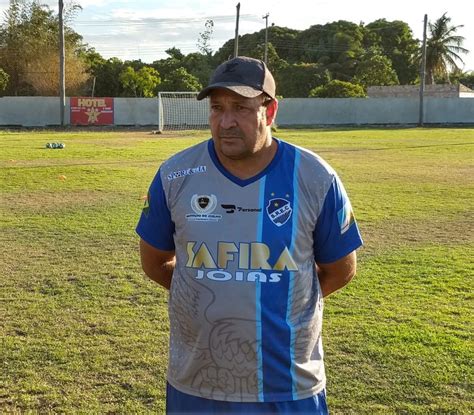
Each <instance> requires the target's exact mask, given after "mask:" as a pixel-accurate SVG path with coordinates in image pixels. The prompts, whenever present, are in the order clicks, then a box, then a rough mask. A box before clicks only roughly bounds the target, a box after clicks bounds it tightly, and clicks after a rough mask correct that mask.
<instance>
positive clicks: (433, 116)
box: [0, 97, 474, 127]
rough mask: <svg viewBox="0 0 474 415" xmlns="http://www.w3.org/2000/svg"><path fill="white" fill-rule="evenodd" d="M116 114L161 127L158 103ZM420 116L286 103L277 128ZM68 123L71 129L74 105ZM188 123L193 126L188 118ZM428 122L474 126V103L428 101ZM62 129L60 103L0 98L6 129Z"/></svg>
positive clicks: (412, 101) (361, 104) (306, 101)
mask: <svg viewBox="0 0 474 415" xmlns="http://www.w3.org/2000/svg"><path fill="white" fill-rule="evenodd" d="M188 104H189V105H188ZM188 104H186V105H187V106H186V110H185V111H182V113H184V114H188V115H186V117H188V116H189V114H191V113H199V119H204V120H205V119H206V115H205V114H204V112H205V111H204V110H203V107H202V103H199V102H197V101H196V102H195V106H194V104H193V103H192V102H190V101H188ZM188 106H189V108H188ZM191 107H192V108H191ZM114 108H115V117H114V120H115V125H126V126H127V125H128V126H139V125H150V126H151V125H153V126H156V125H158V122H159V110H158V100H157V99H156V98H115V100H114ZM418 111H419V103H418V99H416V98H337V99H321V98H285V99H283V100H281V102H280V108H279V112H278V116H277V120H276V122H277V124H278V125H280V126H304V125H367V124H368V125H371V124H372V125H374V124H375V125H376V124H417V123H418ZM65 122H66V124H68V123H69V100H67V106H66V113H65ZM184 122H186V123H188V124H189V123H190V121H188V118H185V119H184ZM193 122H194V121H193ZM425 122H426V123H427V124H429V123H433V124H474V99H464V98H443V99H441V98H426V99H425ZM59 124H60V120H59V98H54V97H2V98H0V126H2V125H3V126H24V127H44V126H53V125H59Z"/></svg>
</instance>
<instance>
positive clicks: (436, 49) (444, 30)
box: [426, 13, 469, 84]
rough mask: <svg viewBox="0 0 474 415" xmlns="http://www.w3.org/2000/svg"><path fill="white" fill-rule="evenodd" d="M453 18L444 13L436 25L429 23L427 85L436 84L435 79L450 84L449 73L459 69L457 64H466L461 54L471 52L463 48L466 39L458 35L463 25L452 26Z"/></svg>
mask: <svg viewBox="0 0 474 415" xmlns="http://www.w3.org/2000/svg"><path fill="white" fill-rule="evenodd" d="M450 23H451V18H450V17H448V16H446V13H444V14H443V15H442V16H441V17H440V18H439V19H437V20H436V21H435V22H434V23H431V22H429V24H428V27H429V37H428V39H427V43H426V73H427V77H426V83H427V84H433V83H435V77H439V78H442V79H445V80H446V81H447V82H449V71H450V70H453V69H459V67H458V65H457V62H458V61H459V62H461V63H464V61H463V60H462V58H461V56H460V55H461V54H464V53H468V52H469V51H468V50H467V49H465V48H463V47H462V45H463V43H464V40H465V39H464V37H463V36H459V35H456V32H457V31H458V30H459V29H460V28H462V27H463V25H458V26H452V25H451V24H450Z"/></svg>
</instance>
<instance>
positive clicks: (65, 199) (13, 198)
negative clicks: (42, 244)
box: [2, 190, 138, 212]
mask: <svg viewBox="0 0 474 415" xmlns="http://www.w3.org/2000/svg"><path fill="white" fill-rule="evenodd" d="M122 198H123V195H119V194H117V193H113V192H101V191H98V190H97V191H93V190H92V191H91V190H74V191H71V190H63V191H61V192H42V191H37V192H32V191H29V192H27V193H14V194H11V193H10V194H6V195H3V196H2V205H3V208H5V209H6V210H11V211H18V212H51V211H56V210H61V209H63V208H73V207H77V206H81V207H84V206H97V205H104V204H110V203H112V202H113V201H114V200H122ZM137 199H138V194H137ZM137 203H138V202H137Z"/></svg>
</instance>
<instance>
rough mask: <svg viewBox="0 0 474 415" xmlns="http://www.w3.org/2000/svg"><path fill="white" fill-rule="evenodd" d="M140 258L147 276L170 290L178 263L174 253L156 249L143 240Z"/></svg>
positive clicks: (141, 240)
mask: <svg viewBox="0 0 474 415" xmlns="http://www.w3.org/2000/svg"><path fill="white" fill-rule="evenodd" d="M140 256H141V260H142V268H143V271H145V274H146V275H148V277H150V279H152V280H153V281H155V282H157V283H158V284H160V285H162V286H163V287H165V288H166V289H167V290H169V289H170V286H171V277H172V276H173V270H174V267H175V263H176V257H175V253H174V251H162V250H161V249H156V248H155V247H153V246H151V245H150V244H149V243H147V242H145V241H144V240H143V239H140Z"/></svg>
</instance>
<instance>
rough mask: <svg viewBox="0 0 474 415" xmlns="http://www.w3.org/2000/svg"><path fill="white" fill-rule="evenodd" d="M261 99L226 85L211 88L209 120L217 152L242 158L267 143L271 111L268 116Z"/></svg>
mask: <svg viewBox="0 0 474 415" xmlns="http://www.w3.org/2000/svg"><path fill="white" fill-rule="evenodd" d="M263 100H264V98H263V96H258V97H256V98H245V97H242V96H241V95H238V94H236V93H234V92H232V91H229V90H227V89H215V90H214V91H212V93H211V95H210V113H209V124H210V126H211V132H212V138H213V140H214V146H215V148H216V152H217V153H218V155H220V156H224V157H227V158H229V159H232V160H243V159H246V158H249V157H252V155H254V154H255V153H258V152H259V151H260V150H261V149H262V148H263V147H264V146H265V144H267V145H268V143H269V142H270V143H271V135H270V134H268V129H267V127H268V126H269V125H271V122H272V121H273V115H272V114H273V112H272V111H271V110H270V117H269V116H268V113H269V110H268V108H267V107H266V106H263V105H262V104H263ZM270 105H272V104H270ZM275 105H276V104H275ZM272 108H273V107H272Z"/></svg>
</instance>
